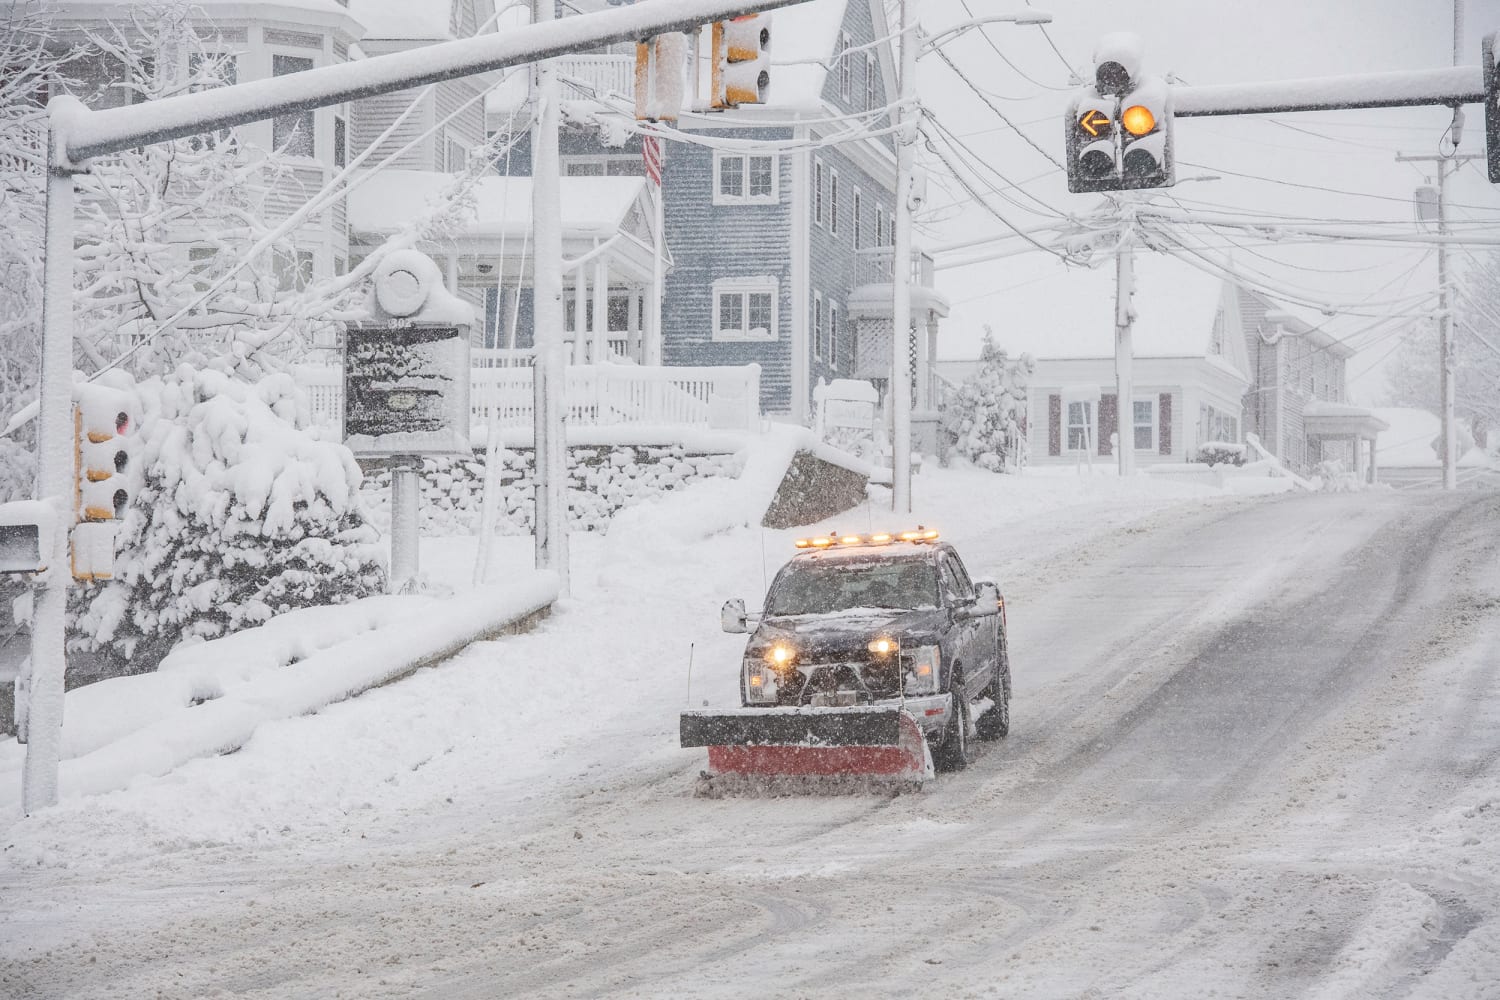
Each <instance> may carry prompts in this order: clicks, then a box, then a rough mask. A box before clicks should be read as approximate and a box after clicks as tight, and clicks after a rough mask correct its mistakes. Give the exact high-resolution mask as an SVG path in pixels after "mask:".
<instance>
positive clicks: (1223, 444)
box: [1198, 441, 1245, 465]
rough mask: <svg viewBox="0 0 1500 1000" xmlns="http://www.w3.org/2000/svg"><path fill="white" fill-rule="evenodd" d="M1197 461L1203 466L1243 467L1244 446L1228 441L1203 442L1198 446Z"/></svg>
mask: <svg viewBox="0 0 1500 1000" xmlns="http://www.w3.org/2000/svg"><path fill="white" fill-rule="evenodd" d="M1198 461H1200V462H1202V463H1203V464H1204V465H1244V464H1245V446H1244V445H1242V444H1231V443H1230V442H1228V441H1205V442H1203V443H1202V444H1200V445H1199V446H1198Z"/></svg>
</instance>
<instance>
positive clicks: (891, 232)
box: [886, 212, 896, 246]
mask: <svg viewBox="0 0 1500 1000" xmlns="http://www.w3.org/2000/svg"><path fill="white" fill-rule="evenodd" d="M889 221H890V225H889V226H888V227H887V228H886V235H887V236H888V237H889V238H890V241H891V244H890V245H891V246H895V245H896V213H895V212H892V213H891V216H890V220H889Z"/></svg>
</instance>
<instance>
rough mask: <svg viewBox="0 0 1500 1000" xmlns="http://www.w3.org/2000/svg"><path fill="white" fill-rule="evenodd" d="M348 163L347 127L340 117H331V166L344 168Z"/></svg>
mask: <svg viewBox="0 0 1500 1000" xmlns="http://www.w3.org/2000/svg"><path fill="white" fill-rule="evenodd" d="M348 163H349V126H348V123H347V122H345V121H344V118H343V116H342V115H334V116H333V165H334V166H335V167H340V168H342V167H345V166H347V165H348Z"/></svg>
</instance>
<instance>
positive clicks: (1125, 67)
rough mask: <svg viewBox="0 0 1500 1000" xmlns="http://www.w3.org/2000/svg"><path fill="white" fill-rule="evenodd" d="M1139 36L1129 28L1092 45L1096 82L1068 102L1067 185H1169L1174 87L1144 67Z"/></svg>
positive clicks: (1086, 188) (1080, 188)
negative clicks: (1149, 74) (1133, 33)
mask: <svg viewBox="0 0 1500 1000" xmlns="http://www.w3.org/2000/svg"><path fill="white" fill-rule="evenodd" d="M1140 65H1141V57H1140V41H1139V39H1137V38H1136V36H1134V35H1132V34H1129V33H1119V34H1114V35H1106V36H1105V37H1104V38H1102V39H1100V41H1099V45H1098V47H1097V48H1096V49H1095V51H1094V82H1093V83H1092V84H1090V85H1086V86H1084V87H1083V88H1082V89H1081V90H1080V91H1079V92H1078V93H1077V94H1076V95H1075V96H1074V97H1073V100H1072V101H1071V102H1070V103H1069V105H1068V118H1067V121H1066V122H1064V128H1065V129H1066V133H1065V136H1066V147H1067V156H1068V190H1069V191H1072V192H1073V193H1074V194H1083V193H1088V192H1091V191H1120V190H1129V189H1132V188H1155V187H1169V186H1171V185H1172V184H1173V183H1174V182H1175V181H1176V179H1177V178H1176V170H1175V167H1174V165H1173V159H1172V123H1173V116H1172V89H1171V88H1170V87H1169V86H1167V83H1166V81H1165V80H1163V79H1162V78H1161V77H1154V76H1144V75H1143V74H1142V73H1141V71H1140Z"/></svg>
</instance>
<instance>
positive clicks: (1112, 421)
mask: <svg viewBox="0 0 1500 1000" xmlns="http://www.w3.org/2000/svg"><path fill="white" fill-rule="evenodd" d="M1115 398H1116V397H1115V394H1114V393H1105V394H1104V395H1102V396H1100V397H1099V454H1101V455H1113V454H1114V451H1115V450H1114V448H1112V447H1110V444H1109V436H1110V435H1111V434H1113V433H1114V432H1115V431H1116V430H1117V429H1118V428H1119V425H1120V420H1119V413H1118V410H1119V408H1118V407H1117V406H1115ZM1120 436H1121V437H1122V438H1123V437H1124V435H1123V434H1122V435H1120Z"/></svg>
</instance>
